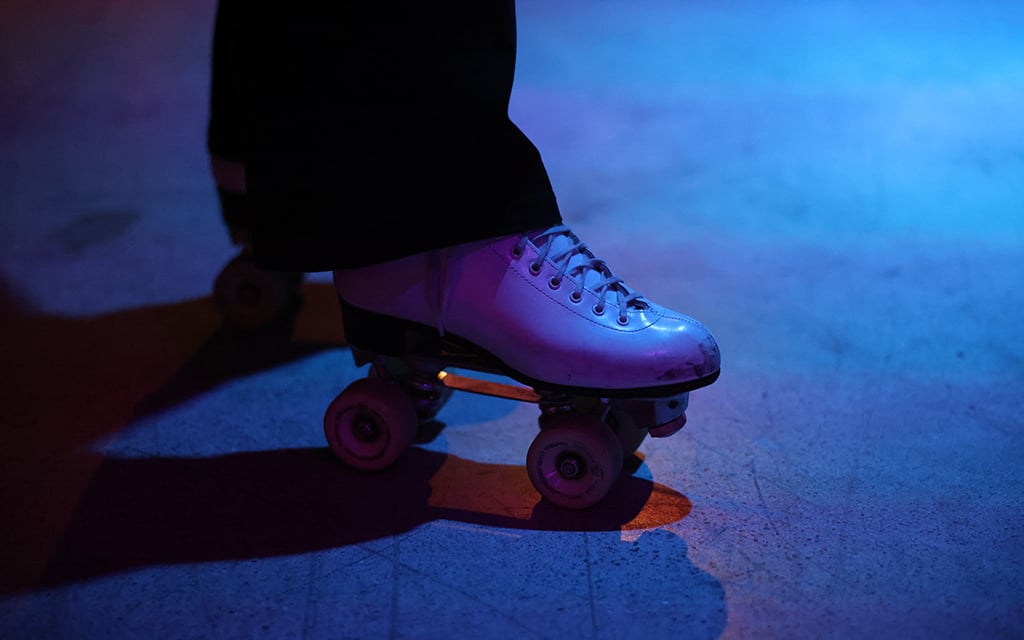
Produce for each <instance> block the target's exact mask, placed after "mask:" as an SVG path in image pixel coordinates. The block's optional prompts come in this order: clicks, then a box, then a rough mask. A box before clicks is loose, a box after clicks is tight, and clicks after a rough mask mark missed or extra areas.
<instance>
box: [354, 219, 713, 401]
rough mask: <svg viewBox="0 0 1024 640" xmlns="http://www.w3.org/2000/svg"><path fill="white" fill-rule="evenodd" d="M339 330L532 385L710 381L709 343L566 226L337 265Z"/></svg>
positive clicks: (611, 391) (609, 388)
mask: <svg viewBox="0 0 1024 640" xmlns="http://www.w3.org/2000/svg"><path fill="white" fill-rule="evenodd" d="M334 282H335V286H336V288H337V291H338V295H339V297H340V299H341V302H342V310H343V314H344V327H345V335H346V339H347V340H348V341H349V343H350V344H352V345H353V346H354V347H358V348H363V349H367V350H371V351H374V352H376V353H383V354H387V355H395V356H405V355H415V354H416V353H417V352H418V351H420V350H427V351H432V353H433V354H435V355H436V354H437V353H444V354H448V353H451V352H453V351H460V352H461V355H462V356H463V357H474V358H479V359H481V360H483V361H486V362H488V363H489V364H490V365H492V366H493V367H494V368H495V369H497V370H500V371H503V372H504V373H506V374H507V375H509V376H510V377H512V378H515V379H517V380H519V381H521V382H524V383H526V384H530V385H532V386H538V385H540V386H544V387H548V388H551V387H555V388H561V389H565V390H567V391H571V390H587V391H588V392H590V393H593V392H595V391H596V392H599V393H602V394H606V395H607V396H609V397H641V396H652V395H653V396H667V395H671V394H674V393H681V392H684V391H690V390H693V389H697V388H700V387H703V386H706V385H709V384H711V383H712V382H714V381H715V380H716V379H717V377H718V374H719V364H720V356H719V350H718V344H717V343H716V342H715V339H714V337H713V336H712V335H711V332H710V331H708V329H707V328H706V327H705V326H704V325H703V324H701V323H700V322H698V321H697V320H694V319H693V318H690V317H688V316H686V315H683V314H682V313H678V312H675V311H672V310H670V309H666V308H665V307H662V306H659V305H657V304H655V303H653V302H651V301H650V300H647V299H646V298H644V297H642V296H640V295H639V294H638V293H636V292H634V291H633V290H632V289H630V288H629V287H627V286H626V285H625V284H624V283H623V282H622V280H621V279H620V278H617V277H615V276H614V275H612V272H611V271H610V269H609V268H608V267H607V266H606V265H605V263H604V262H603V261H601V260H599V259H598V258H596V257H595V256H594V255H593V253H592V252H591V251H590V250H589V249H588V248H587V247H586V245H585V244H583V243H582V242H581V241H580V240H579V238H577V237H576V236H575V235H574V234H573V233H572V232H571V231H570V230H569V229H568V228H567V227H564V226H558V227H552V228H550V229H546V230H542V231H537V232H532V233H528V234H524V235H513V236H505V237H500V238H494V239H489V240H485V241H480V242H473V243H469V244H463V245H458V246H454V247H451V248H447V249H443V250H438V251H431V252H427V253H423V254H418V255H414V256H410V257H407V258H402V259H399V260H394V261H391V262H386V263H382V264H379V265H374V266H371V267H366V268H360V269H349V270H342V271H336V272H335V273H334Z"/></svg>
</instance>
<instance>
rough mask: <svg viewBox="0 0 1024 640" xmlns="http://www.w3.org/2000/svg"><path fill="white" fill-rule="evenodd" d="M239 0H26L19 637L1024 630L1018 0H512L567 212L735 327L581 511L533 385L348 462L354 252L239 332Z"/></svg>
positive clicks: (16, 170)
mask: <svg viewBox="0 0 1024 640" xmlns="http://www.w3.org/2000/svg"><path fill="white" fill-rule="evenodd" d="M214 8H215V7H214V2H213V1H212V0H202V1H200V0H179V1H176V2H165V3H140V2H128V1H127V0H122V1H117V0H88V1H86V2H75V3H71V2H63V3H62V2H57V1H56V0H43V1H35V2H26V1H21V0H18V1H15V2H5V3H3V4H2V5H0V65H2V66H0V71H2V90H0V194H2V195H0V207H2V209H0V211H2V217H0V278H2V280H0V295H2V298H3V301H2V302H3V303H2V306H0V309H2V315H0V318H2V322H3V336H4V337H3V343H2V351H0V367H2V369H0V370H2V374H3V380H4V382H3V385H2V386H0V406H2V407H3V409H4V411H3V417H2V419H0V425H2V427H3V430H4V435H5V437H4V446H3V447H2V448H0V496H2V502H0V518H2V522H3V526H2V527H0V562H2V567H3V575H2V582H0V637H3V638H76V639H77V638H105V639H109V638H137V637H147V638H202V637H205V638H218V639H223V638H334V639H337V638H374V639H375V638H448V637H453V638H461V637H465V638H470V637H472V638H565V637H572V638H587V639H590V638H656V637H662V638H717V637H722V638H822V637H830V638H1021V637H1024V562H1022V560H1024V533H1022V530H1024V497H1022V494H1024V430H1022V426H1024V418H1022V405H1024V403H1022V399H1021V398H1022V391H1024V322H1022V319H1024V318H1022V312H1021V309H1024V286H1022V285H1024V242H1022V241H1024V118H1022V117H1021V114H1022V113H1024V39H1022V38H1020V37H1019V36H1020V34H1021V33H1024V5H1022V4H1021V3H1019V2H1011V1H1005V2H986V3H975V2H967V1H966V0H964V1H961V2H956V1H952V0H950V1H945V2H939V3H932V2H924V1H921V2H910V1H904V2H899V1H897V2H881V1H868V2H860V1H856V2H855V1H853V0H834V1H831V0H830V1H826V2H804V1H800V0H781V1H779V2H774V3H763V2H754V1H749V2H744V1H742V0H741V1H740V2H730V3H726V4H725V5H723V4H721V3H714V2H702V1H696V2H667V1H660V2H659V1H656V0H632V1H630V2H625V1H606V2H583V1H581V0H559V1H558V2H557V3H554V2H547V1H546V0H528V1H527V0H524V1H522V2H521V3H520V5H519V13H520V15H519V19H520V57H519V70H518V75H517V85H516V93H515V98H514V104H513V113H514V116H515V118H516V120H517V122H518V123H519V124H520V125H521V127H522V128H523V129H524V130H525V131H526V132H527V133H528V134H529V135H530V136H531V137H532V138H533V139H534V141H535V142H536V143H537V145H538V146H539V147H540V149H541V151H542V153H543V154H544V157H545V160H546V161H547V162H548V166H549V170H550V173H551V176H552V180H553V182H554V183H555V188H556V191H557V192H558V193H559V198H560V202H561V204H562V207H563V211H564V214H565V216H566V218H567V220H568V221H569V222H570V223H571V224H572V225H573V227H574V228H575V229H576V230H577V232H578V233H579V234H580V235H581V236H582V237H583V238H584V239H585V240H587V241H588V243H589V244H590V245H591V246H592V247H594V249H595V250H596V251H597V252H598V253H599V254H600V255H601V256H602V257H605V258H606V259H607V260H608V262H609V263H610V264H611V265H612V268H613V269H614V270H615V271H616V272H617V273H618V274H619V275H622V276H624V277H625V278H626V280H627V282H629V283H631V284H633V285H634V286H635V287H636V288H638V289H639V290H641V291H642V292H644V293H645V294H647V295H648V296H649V297H651V298H652V299H655V300H657V301H658V302H661V303H663V304H665V305H667V306H670V307H674V308H677V309H679V310H681V311H685V312H687V313H690V314H692V315H694V316H696V317H698V318H700V319H702V320H704V321H705V322H706V323H707V324H708V325H709V326H710V327H711V328H712V329H713V330H714V332H715V333H716V335H717V336H718V338H719V340H720V342H721V345H722V349H723V362H724V366H723V375H722V377H721V379H720V381H719V382H718V383H716V384H715V385H713V386H712V387H709V388H707V389H706V390H703V391H701V392H698V393H694V394H693V396H692V398H691V407H690V411H689V414H688V415H689V418H690V420H689V424H688V426H687V427H686V428H685V429H684V430H683V431H682V432H680V433H679V434H677V435H675V436H673V437H670V438H665V439H660V440H651V439H649V440H647V441H645V442H644V444H643V445H642V446H641V449H640V454H641V455H640V457H639V459H638V460H636V461H635V462H636V466H637V468H636V470H635V472H633V473H632V474H631V475H630V476H628V477H625V478H623V479H622V480H621V481H620V483H619V484H618V485H617V486H616V488H615V490H614V492H613V494H612V495H611V496H610V497H609V499H608V500H606V501H605V502H604V503H602V504H601V505H599V506H598V507H596V508H594V509H592V510H590V511H586V512H563V511H559V510H558V509H555V508H552V507H549V506H547V505H545V504H544V503H541V502H540V501H539V498H538V496H537V494H536V493H535V491H534V490H533V488H532V486H531V485H530V483H529V481H528V479H527V474H526V471H525V467H524V462H525V454H526V450H527V448H528V446H529V443H530V441H531V439H532V437H533V435H534V433H535V430H536V424H535V420H534V418H535V412H536V408H535V407H533V406H529V405H522V404H517V403H514V402H511V401H504V400H496V399H490V398H485V397H478V396H471V395H460V396H456V397H455V398H454V399H453V400H452V402H451V403H450V404H449V405H448V407H446V408H445V410H444V411H443V413H442V414H441V416H440V418H441V420H442V421H443V423H444V428H443V429H441V430H440V431H439V432H438V433H436V434H433V437H432V438H431V439H425V440H426V441H425V442H423V443H421V444H419V445H417V446H416V447H415V448H414V449H413V450H411V451H409V452H408V453H407V455H406V456H405V457H404V458H403V459H402V461H401V462H400V463H399V465H398V466H397V467H396V468H395V469H393V470H392V471H389V472H384V473H380V474H360V473H356V472H353V471H349V470H347V469H345V468H343V467H341V466H340V464H338V463H336V462H335V461H334V459H333V458H332V457H331V456H330V455H329V454H328V452H327V450H326V447H325V443H324V440H323V433H322V429H321V420H322V415H323V411H324V408H325V407H326V405H327V403H328V402H329V401H330V400H331V399H332V398H333V397H334V395H335V394H336V393H337V392H338V391H340V390H341V389H342V388H343V387H344V385H345V384H347V383H348V382H349V381H351V380H353V379H355V378H357V377H359V376H361V375H363V374H364V371H363V370H358V369H356V368H355V367H354V365H353V363H352V361H351V358H350V354H349V352H348V351H347V349H346V348H345V346H344V341H343V333H342V329H341V326H340V323H339V320H338V310H337V308H336V307H335V301H334V299H333V296H332V293H331V290H330V286H329V284H328V280H327V279H326V278H325V277H324V275H323V274H317V275H314V276H311V277H310V279H309V281H308V283H307V285H306V289H305V293H306V306H305V307H304V309H303V311H302V314H301V316H300V317H299V319H298V322H297V326H296V328H295V332H294V335H292V336H290V337H289V338H287V339H283V340H280V341H273V340H267V341H262V342H256V343H254V342H251V341H249V342H247V341H244V340H242V339H240V338H238V337H237V336H234V335H232V334H231V333H230V332H227V331H224V330H222V329H221V328H220V319H219V317H218V315H217V312H216V310H215V309H214V306H213V304H212V302H211V300H210V289H211V283H212V281H213V278H214V276H215V275H216V273H217V272H218V271H219V269H220V268H221V266H222V265H223V264H224V263H225V262H227V260H228V259H229V258H230V257H231V256H232V255H233V249H232V247H231V246H230V243H229V242H228V239H227V236H226V234H225V233H224V230H223V228H222V227H221V224H220V220H219V213H218V209H217V202H216V198H215V194H214V190H213V185H212V182H211V179H210V176H209V173H208V169H207V161H206V155H205V148H204V134H205V121H206V100H207V82H208V68H207V62H208V55H209V40H210V35H211V27H212V18H213V12H214Z"/></svg>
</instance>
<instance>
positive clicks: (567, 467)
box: [558, 452, 587, 480]
mask: <svg viewBox="0 0 1024 640" xmlns="http://www.w3.org/2000/svg"><path fill="white" fill-rule="evenodd" d="M586 472H587V463H586V462H584V461H583V459H582V458H580V457H579V456H578V455H576V454H575V453H570V452H565V453H562V454H561V455H560V456H558V473H559V475H561V476H562V477H563V478H566V479H567V480H575V479H576V478H579V477H581V476H583V474H584V473H586Z"/></svg>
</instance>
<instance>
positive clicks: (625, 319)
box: [615, 316, 629, 327]
mask: <svg viewBox="0 0 1024 640" xmlns="http://www.w3.org/2000/svg"><path fill="white" fill-rule="evenodd" d="M615 321H616V322H618V323H619V326H620V327H624V326H626V325H627V324H629V316H619V317H618V318H616V319H615Z"/></svg>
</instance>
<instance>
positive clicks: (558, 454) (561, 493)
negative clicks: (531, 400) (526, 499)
mask: <svg viewBox="0 0 1024 640" xmlns="http://www.w3.org/2000/svg"><path fill="white" fill-rule="evenodd" d="M545 425H546V426H545V427H544V428H543V429H541V430H540V433H538V434H537V437H536V438H534V440H533V443H532V444H531V445H530V450H529V452H528V453H527V455H526V470H527V473H528V474H529V476H530V482H532V483H533V486H534V488H536V489H537V491H538V493H540V495H541V496H543V497H544V498H545V499H547V500H548V501H549V502H551V503H552V504H555V505H557V506H559V507H564V508H568V509H586V508H587V507H591V506H593V505H595V504H597V503H598V502H600V501H601V499H602V498H604V497H605V496H606V495H607V494H608V491H609V490H610V489H611V488H612V485H613V484H615V481H616V479H618V477H619V474H620V473H621V471H622V445H621V444H619V439H618V437H617V436H616V435H615V434H614V433H612V430H611V429H610V428H609V427H608V425H606V424H605V423H603V422H601V420H600V419H599V418H597V416H592V415H585V414H576V413H566V414H560V415H557V416H550V417H549V418H548V419H547V420H546V421H545Z"/></svg>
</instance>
